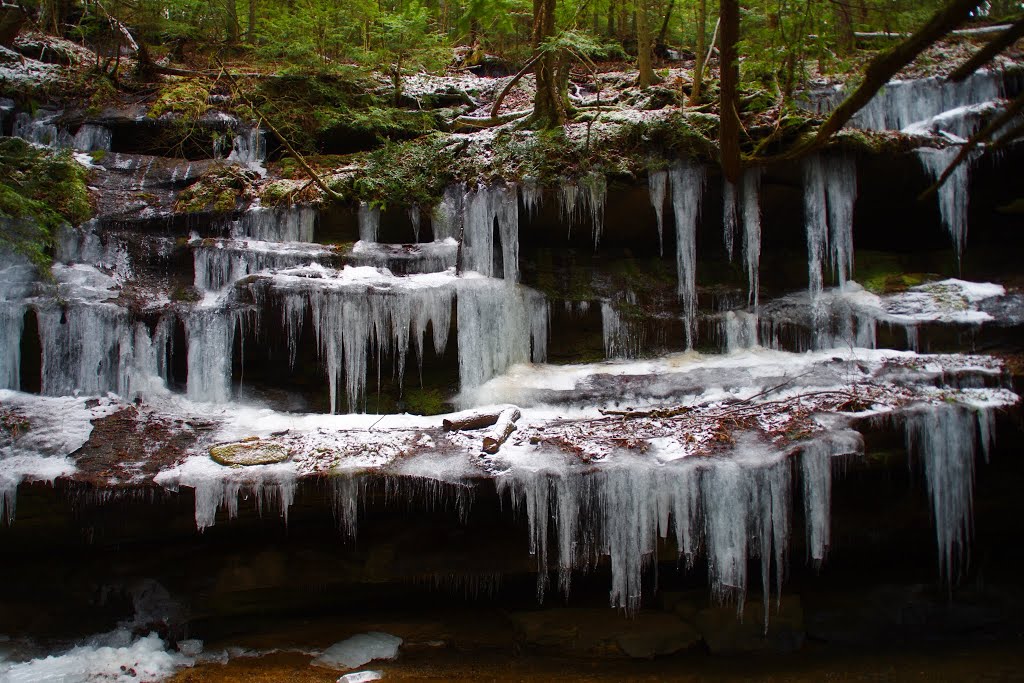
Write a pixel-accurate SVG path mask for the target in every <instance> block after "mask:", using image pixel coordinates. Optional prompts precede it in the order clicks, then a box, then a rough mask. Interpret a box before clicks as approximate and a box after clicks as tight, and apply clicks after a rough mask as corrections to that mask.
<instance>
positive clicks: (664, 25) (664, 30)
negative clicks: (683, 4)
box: [658, 0, 676, 45]
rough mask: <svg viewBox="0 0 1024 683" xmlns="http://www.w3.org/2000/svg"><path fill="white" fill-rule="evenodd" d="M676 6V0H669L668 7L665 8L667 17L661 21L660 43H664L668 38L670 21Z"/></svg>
mask: <svg viewBox="0 0 1024 683" xmlns="http://www.w3.org/2000/svg"><path fill="white" fill-rule="evenodd" d="M675 6H676V0H668V9H667V10H665V18H664V19H663V20H662V22H661V30H660V31H658V44H659V45H664V44H665V41H666V40H667V39H668V22H669V21H670V20H671V19H672V9H673V8H674V7H675Z"/></svg>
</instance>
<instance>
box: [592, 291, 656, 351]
mask: <svg viewBox="0 0 1024 683" xmlns="http://www.w3.org/2000/svg"><path fill="white" fill-rule="evenodd" d="M626 301H627V302H629V303H630V304H632V305H636V295H635V294H634V293H633V292H627V297H626ZM601 331H602V335H601V336H602V339H603V341H604V355H605V358H637V357H639V356H640V354H641V353H642V351H643V348H644V342H645V341H646V339H645V337H646V335H645V334H644V327H643V324H642V323H638V322H636V321H633V320H631V319H629V318H627V317H624V316H623V315H622V314H621V313H620V312H619V311H618V310H616V308H615V306H614V305H612V303H611V302H608V301H602V302H601Z"/></svg>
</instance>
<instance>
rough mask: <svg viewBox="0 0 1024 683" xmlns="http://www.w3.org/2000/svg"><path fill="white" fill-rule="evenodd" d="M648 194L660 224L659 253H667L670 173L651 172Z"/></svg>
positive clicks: (648, 181)
mask: <svg viewBox="0 0 1024 683" xmlns="http://www.w3.org/2000/svg"><path fill="white" fill-rule="evenodd" d="M647 187H648V192H649V193H650V196H651V206H653V207H654V217H655V219H656V220H657V223H658V253H659V254H664V253H665V244H664V239H663V233H664V232H665V190H666V189H668V171H651V172H650V173H649V174H648V176H647Z"/></svg>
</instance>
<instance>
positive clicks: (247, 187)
mask: <svg viewBox="0 0 1024 683" xmlns="http://www.w3.org/2000/svg"><path fill="white" fill-rule="evenodd" d="M257 179H258V176H257V175H256V174H255V173H254V172H253V171H250V170H248V169H244V168H241V167H239V166H234V165H223V166H215V167H213V168H211V169H209V170H207V171H206V172H205V173H203V175H201V176H200V177H199V179H198V180H196V182H194V183H192V184H191V185H189V186H188V187H186V188H185V189H184V190H182V191H181V194H179V195H178V200H177V202H176V204H175V208H176V210H177V211H180V212H183V213H199V212H203V211H212V212H214V213H229V212H231V211H235V210H236V209H238V208H239V206H240V205H241V204H243V203H244V202H245V201H246V200H248V199H250V198H251V195H252V187H253V184H254V183H255V181H256V180H257Z"/></svg>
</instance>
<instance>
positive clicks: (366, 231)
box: [359, 202, 380, 242]
mask: <svg viewBox="0 0 1024 683" xmlns="http://www.w3.org/2000/svg"><path fill="white" fill-rule="evenodd" d="M379 234H380V209H379V208H377V207H376V206H371V205H370V204H367V203H366V202H359V239H360V240H361V241H363V242H376V241H377V237H378V235H379Z"/></svg>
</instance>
